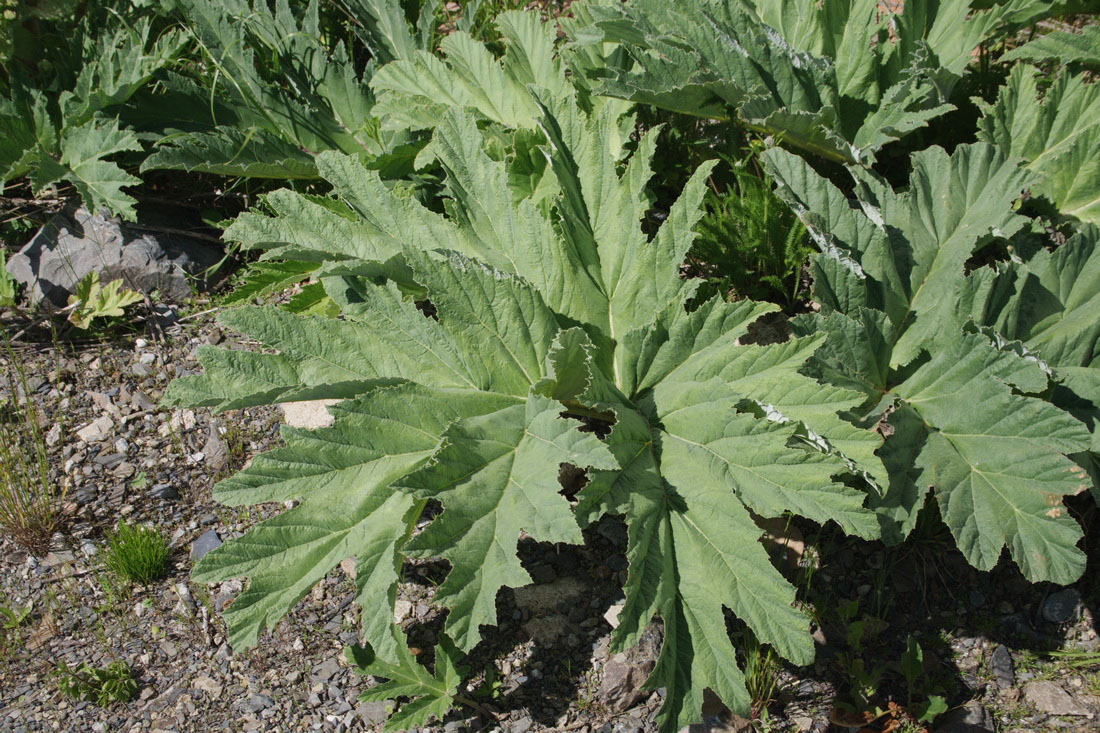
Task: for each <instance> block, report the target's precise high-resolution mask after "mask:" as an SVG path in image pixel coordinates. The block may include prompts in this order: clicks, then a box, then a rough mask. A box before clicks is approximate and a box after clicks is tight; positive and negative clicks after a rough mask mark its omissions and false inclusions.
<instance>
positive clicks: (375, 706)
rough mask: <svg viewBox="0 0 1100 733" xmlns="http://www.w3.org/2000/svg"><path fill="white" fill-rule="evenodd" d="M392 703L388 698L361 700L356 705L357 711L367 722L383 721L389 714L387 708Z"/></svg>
mask: <svg viewBox="0 0 1100 733" xmlns="http://www.w3.org/2000/svg"><path fill="white" fill-rule="evenodd" d="M391 705H393V703H392V702H390V701H387V700H377V701H374V702H361V703H359V704H358V705H356V706H355V712H357V713H359V717H361V718H362V719H363V720H364V721H365V722H367V723H381V722H383V721H385V719H386V717H387V716H388V715H389V713H388V712H387V711H386V708H387V707H388V706H391Z"/></svg>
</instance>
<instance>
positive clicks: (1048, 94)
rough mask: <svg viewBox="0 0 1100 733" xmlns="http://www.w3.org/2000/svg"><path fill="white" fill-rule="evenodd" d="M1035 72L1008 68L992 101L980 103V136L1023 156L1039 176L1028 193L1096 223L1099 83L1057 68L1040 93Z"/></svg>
mask: <svg viewBox="0 0 1100 733" xmlns="http://www.w3.org/2000/svg"><path fill="white" fill-rule="evenodd" d="M1039 82H1040V75H1039V71H1038V70H1037V69H1035V68H1033V67H1030V66H1028V65H1026V64H1018V65H1017V66H1015V67H1013V69H1012V73H1011V74H1010V75H1009V77H1008V81H1007V82H1005V85H1004V86H1003V87H1001V91H1000V94H999V95H998V97H997V101H996V102H995V103H993V104H985V103H982V105H981V106H982V109H983V110H984V112H985V116H984V117H982V119H981V120H980V121H979V126H978V134H979V137H981V138H982V139H983V140H988V141H990V142H994V143H996V144H998V145H1000V146H1001V147H1002V148H1003V149H1004V150H1005V151H1007V152H1008V153H1009V154H1010V155H1013V156H1017V157H1020V158H1023V159H1024V161H1025V164H1026V167H1027V168H1028V169H1029V170H1031V171H1034V172H1035V174H1037V176H1038V177H1039V181H1038V185H1036V186H1034V187H1033V189H1032V190H1033V192H1034V193H1036V194H1041V195H1043V196H1046V197H1047V198H1049V199H1050V200H1051V202H1052V203H1053V204H1054V205H1055V207H1056V208H1057V209H1058V211H1059V212H1061V213H1062V214H1063V215H1065V216H1069V217H1073V218H1076V219H1080V220H1081V221H1086V222H1092V223H1100V85H1098V84H1096V83H1086V82H1085V79H1084V76H1083V75H1081V74H1076V75H1074V74H1070V73H1068V72H1066V71H1062V72H1061V73H1059V74H1058V76H1057V77H1056V78H1055V79H1054V83H1053V84H1051V85H1050V86H1049V87H1045V85H1044V89H1043V92H1042V98H1041V99H1040V97H1039Z"/></svg>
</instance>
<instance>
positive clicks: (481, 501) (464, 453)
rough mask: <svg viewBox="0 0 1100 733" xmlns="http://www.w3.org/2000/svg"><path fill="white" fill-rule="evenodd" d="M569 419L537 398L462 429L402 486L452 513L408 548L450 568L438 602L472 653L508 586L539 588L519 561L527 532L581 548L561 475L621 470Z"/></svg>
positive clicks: (492, 621) (461, 644) (450, 435)
mask: <svg viewBox="0 0 1100 733" xmlns="http://www.w3.org/2000/svg"><path fill="white" fill-rule="evenodd" d="M564 411H565V406H564V405H562V404H561V403H559V402H557V401H555V400H550V399H547V398H545V397H540V396H537V395H534V396H532V397H531V398H529V399H528V400H527V404H526V405H516V406H513V407H506V408H504V409H503V410H500V411H498V412H493V413H489V414H485V415H479V416H477V417H473V418H469V419H466V420H461V421H459V422H457V423H455V424H454V425H453V426H451V428H450V429H448V430H447V432H446V433H445V434H444V436H443V443H442V444H441V446H440V448H439V450H437V451H436V453H435V455H434V456H433V458H432V462H431V463H430V464H429V465H427V466H425V467H423V468H421V469H420V470H418V471H416V472H414V473H411V474H409V475H408V476H406V477H405V478H403V479H401V481H400V485H401V488H403V489H406V490H408V491H411V492H412V493H413V494H414V495H415V496H417V497H420V498H424V499H436V500H438V501H440V502H442V503H443V506H444V507H445V510H444V512H443V514H442V516H440V517H439V518H437V519H436V520H435V521H434V522H432V524H431V525H429V526H428V528H427V529H426V530H424V532H423V533H421V534H420V535H417V537H416V538H415V539H413V541H412V542H411V543H409V544H408V545H407V546H406V549H407V550H408V551H409V552H413V553H416V552H422V553H424V554H427V555H431V556H441V557H444V558H446V559H447V560H449V561H450V563H451V567H452V570H451V572H450V574H449V575H448V576H447V579H446V580H445V581H444V582H443V584H442V585H441V586H439V588H438V590H437V591H436V596H435V598H436V600H437V601H439V602H441V603H443V604H445V605H447V606H448V607H449V608H451V609H452V611H451V615H450V616H449V617H448V619H447V631H448V633H449V635H450V636H451V638H453V639H454V640H455V643H456V644H458V646H459V648H460V649H463V650H464V651H469V650H470V649H471V648H472V647H473V646H474V645H475V644H476V643H477V642H478V641H479V640H480V639H481V632H480V630H479V626H480V625H482V624H485V625H490V626H491V625H494V624H496V620H497V614H496V597H497V591H498V590H499V589H500V588H501V586H505V585H508V586H512V587H518V586H521V585H527V584H528V583H530V582H531V576H530V575H528V574H527V571H526V570H524V569H523V566H522V565H520V562H519V558H518V557H517V556H516V546H517V542H518V541H519V536H520V533H521V532H525V533H526V534H528V535H529V536H531V537H532V538H534V539H536V540H539V541H542V542H569V543H573V544H578V543H580V542H581V531H580V527H578V526H577V520H576V519H575V518H574V516H573V513H572V512H571V511H570V509H569V502H568V501H567V500H566V499H565V497H563V496H561V495H560V494H559V493H558V492H559V490H560V488H561V487H560V486H559V485H558V468H559V466H560V465H561V464H562V463H569V464H572V465H575V466H585V467H592V468H602V469H608V470H610V469H614V468H615V467H616V463H615V461H614V459H613V458H612V456H611V454H610V452H609V451H608V449H607V448H606V447H605V446H604V445H603V443H601V442H600V441H599V440H598V439H597V438H596V436H595V435H593V434H592V433H581V432H579V431H577V430H576V425H577V423H575V422H571V421H569V420H562V419H561V418H560V417H559V414H560V413H562V412H564Z"/></svg>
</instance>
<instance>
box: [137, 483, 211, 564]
mask: <svg viewBox="0 0 1100 733" xmlns="http://www.w3.org/2000/svg"><path fill="white" fill-rule="evenodd" d="M146 494H147V495H148V496H149V498H150V499H166V500H169V501H171V500H175V499H178V498H180V492H179V491H177V490H176V487H175V486H173V485H172V484H156V485H155V486H153V488H151V489H149V491H147V492H146ZM211 531H213V530H211ZM200 539H201V538H200ZM216 546H217V545H215V547H216ZM211 549H213V548H211ZM192 552H193V550H192ZM203 554H204V555H205V554H206V553H205V552H204V553H203ZM195 559H196V560H198V558H195Z"/></svg>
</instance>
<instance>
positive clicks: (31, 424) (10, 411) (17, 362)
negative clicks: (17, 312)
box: [0, 335, 66, 556]
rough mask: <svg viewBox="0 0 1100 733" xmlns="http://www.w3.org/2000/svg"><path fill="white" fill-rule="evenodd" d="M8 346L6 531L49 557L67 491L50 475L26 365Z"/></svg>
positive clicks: (1, 496) (0, 508) (1, 453)
mask: <svg viewBox="0 0 1100 733" xmlns="http://www.w3.org/2000/svg"><path fill="white" fill-rule="evenodd" d="M3 340H4V348H5V351H6V357H7V364H5V365H4V367H5V369H4V380H5V384H4V386H5V387H6V389H7V401H6V402H0V527H3V529H4V531H5V532H6V533H7V534H8V536H9V537H11V538H12V539H13V540H15V542H16V543H17V544H19V545H20V546H21V547H23V548H24V549H26V550H27V551H28V552H31V553H32V554H35V555H40V556H41V555H45V554H46V553H47V552H48V551H49V549H50V538H51V537H52V536H53V533H54V531H55V530H57V529H58V527H59V526H60V524H61V521H62V514H61V504H62V503H63V502H64V500H65V494H66V491H65V488H64V485H62V487H61V488H58V487H57V486H56V484H55V483H54V480H53V477H52V476H51V475H50V457H49V453H48V451H47V449H46V441H45V436H44V435H43V434H42V427H41V425H40V423H39V415H38V408H37V407H36V405H35V404H34V401H33V400H32V399H31V390H30V388H29V386H28V384H27V375H26V372H24V371H23V366H22V360H21V359H20V358H19V357H17V356H16V354H15V351H14V350H13V349H12V347H11V344H10V343H9V342H8V340H7V336H6V335H4V336H3Z"/></svg>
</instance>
